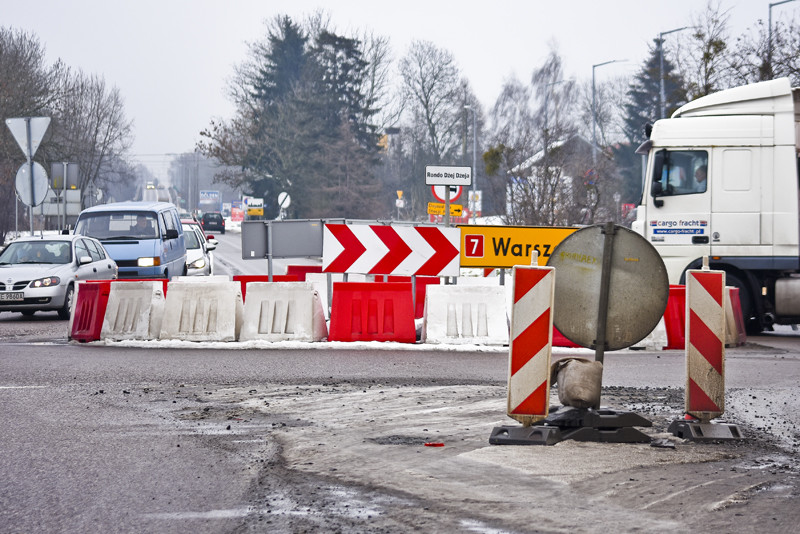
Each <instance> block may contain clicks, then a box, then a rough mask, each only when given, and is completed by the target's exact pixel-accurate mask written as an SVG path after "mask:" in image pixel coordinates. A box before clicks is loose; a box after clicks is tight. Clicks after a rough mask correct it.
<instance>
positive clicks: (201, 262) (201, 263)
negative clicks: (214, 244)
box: [189, 258, 206, 269]
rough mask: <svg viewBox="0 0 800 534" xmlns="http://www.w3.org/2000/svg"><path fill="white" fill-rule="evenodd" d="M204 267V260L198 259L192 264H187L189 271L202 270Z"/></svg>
mask: <svg viewBox="0 0 800 534" xmlns="http://www.w3.org/2000/svg"><path fill="white" fill-rule="evenodd" d="M205 266H206V260H205V258H199V259H196V260H194V261H193V262H192V263H190V264H189V268H190V269H202V268H203V267H205Z"/></svg>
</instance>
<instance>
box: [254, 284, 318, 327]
mask: <svg viewBox="0 0 800 534" xmlns="http://www.w3.org/2000/svg"><path fill="white" fill-rule="evenodd" d="M326 337H328V327H327V325H326V324H325V313H324V312H323V310H322V301H321V300H320V298H319V293H317V292H316V291H315V290H314V286H313V285H312V284H311V283H310V282H249V283H248V286H247V300H246V301H245V304H244V322H243V323H242V331H241V334H240V335H239V341H250V340H265V341H290V340H291V341H322V340H323V339H325V338H326Z"/></svg>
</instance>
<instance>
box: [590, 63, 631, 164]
mask: <svg viewBox="0 0 800 534" xmlns="http://www.w3.org/2000/svg"><path fill="white" fill-rule="evenodd" d="M622 61H628V60H627V59H612V60H611V61H604V62H603V63H597V64H595V65H592V165H594V166H596V165H597V110H596V103H595V100H596V97H595V94H596V90H595V83H594V79H595V77H594V70H595V69H596V68H597V67H602V66H603V65H609V64H611V63H619V62H622Z"/></svg>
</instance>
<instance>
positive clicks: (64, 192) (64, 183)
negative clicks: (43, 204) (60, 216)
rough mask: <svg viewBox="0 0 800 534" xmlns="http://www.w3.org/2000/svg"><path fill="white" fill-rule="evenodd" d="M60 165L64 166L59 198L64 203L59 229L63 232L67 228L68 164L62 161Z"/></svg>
mask: <svg viewBox="0 0 800 534" xmlns="http://www.w3.org/2000/svg"><path fill="white" fill-rule="evenodd" d="M62 165H64V178H62V179H61V198H62V200H63V203H64V222H63V223H62V225H61V229H62V230H63V229H64V228H66V227H67V167H68V166H69V164H68V163H67V162H66V161H64V162H62ZM59 207H61V206H59Z"/></svg>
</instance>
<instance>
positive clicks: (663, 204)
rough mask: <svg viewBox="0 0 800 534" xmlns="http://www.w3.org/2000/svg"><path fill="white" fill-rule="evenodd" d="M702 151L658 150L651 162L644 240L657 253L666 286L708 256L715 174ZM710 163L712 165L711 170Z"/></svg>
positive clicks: (707, 154)
mask: <svg viewBox="0 0 800 534" xmlns="http://www.w3.org/2000/svg"><path fill="white" fill-rule="evenodd" d="M709 159H710V158H709V153H708V151H707V150H696V149H689V148H686V149H683V148H681V149H658V150H657V151H656V152H655V153H654V154H653V157H652V158H650V161H651V162H652V165H651V166H650V169H649V171H650V172H651V173H652V177H651V178H652V180H651V190H650V192H649V193H650V194H649V195H647V196H646V200H645V202H646V203H647V211H646V213H647V220H646V221H644V223H645V228H644V235H645V237H646V238H647V240H648V241H650V243H652V244H653V246H654V247H655V248H656V249H657V250H658V251H659V253H660V254H661V256H662V258H663V259H664V263H665V264H666V266H667V270H668V271H669V273H670V281H671V282H672V283H676V282H677V280H675V279H674V278H675V277H676V276H679V274H680V273H682V272H683V269H684V268H685V266H686V265H688V264H689V263H690V262H691V261H693V260H695V259H697V258H701V257H703V256H704V255H708V254H710V251H711V229H710V221H711V191H712V188H713V186H714V184H713V183H709V180H708V177H709V176H711V175H712V173H713V172H714V168H713V163H714V162H713V161H712V162H709ZM709 163H711V164H712V165H710V164H709Z"/></svg>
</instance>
